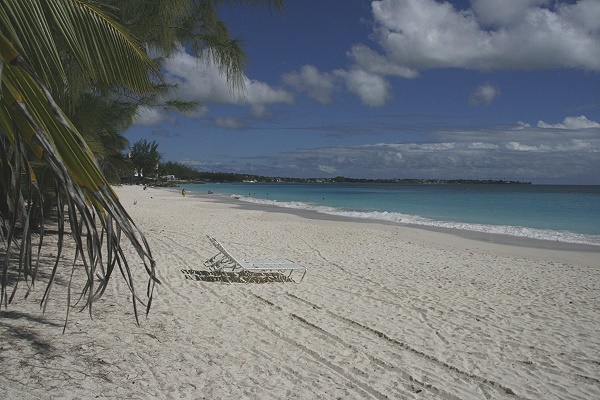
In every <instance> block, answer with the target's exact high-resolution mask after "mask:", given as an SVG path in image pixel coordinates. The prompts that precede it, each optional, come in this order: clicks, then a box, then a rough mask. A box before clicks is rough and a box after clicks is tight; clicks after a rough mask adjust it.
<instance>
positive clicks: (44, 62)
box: [0, 0, 160, 92]
mask: <svg viewBox="0 0 600 400" xmlns="http://www.w3.org/2000/svg"><path fill="white" fill-rule="evenodd" d="M2 3H3V4H2V5H3V6H2V8H1V11H0V24H2V26H3V28H4V31H3V33H4V34H5V35H6V36H7V38H8V40H9V41H10V42H11V43H13V45H14V46H15V48H16V50H17V51H18V52H19V54H21V55H22V56H23V58H25V59H26V60H27V62H28V63H29V65H31V66H32V67H33V68H34V69H35V70H36V71H38V72H39V76H40V77H41V78H42V81H43V82H44V83H45V85H50V86H51V87H56V85H59V84H63V85H64V84H65V83H66V80H67V75H66V72H65V70H64V67H63V65H64V60H63V59H62V58H61V54H60V52H59V46H58V44H59V43H60V44H61V46H60V47H61V48H62V47H65V48H66V49H68V50H69V51H70V53H71V55H72V57H73V58H74V60H76V62H77V63H78V64H79V67H80V68H81V70H82V71H83V72H84V73H85V74H86V76H87V77H88V78H89V79H90V80H91V81H93V82H94V83H95V85H96V86H97V87H99V88H102V87H111V86H114V85H119V86H125V87H128V88H130V89H131V90H134V91H136V92H148V91H151V90H152V77H153V76H154V77H155V78H157V77H159V76H160V74H159V71H158V68H157V67H156V65H155V64H154V63H153V62H152V60H151V59H150V58H149V57H148V56H147V54H146V53H145V51H144V49H143V48H142V46H141V45H140V43H139V42H138V41H137V40H136V39H135V38H134V37H133V36H131V35H130V34H129V32H128V31H127V30H126V29H125V28H124V27H123V26H122V25H120V24H118V23H117V22H115V21H114V19H113V18H112V17H111V15H110V14H109V13H108V12H107V11H105V10H103V9H101V8H99V7H98V2H92V1H89V0H78V1H73V0H26V1H24V0H3V1H2Z"/></svg>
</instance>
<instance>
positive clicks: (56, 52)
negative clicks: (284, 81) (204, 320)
mask: <svg viewBox="0 0 600 400" xmlns="http://www.w3.org/2000/svg"><path fill="white" fill-rule="evenodd" d="M221 3H222V2H221V1H220V0H106V1H90V0H45V1H39V0H3V1H2V7H0V78H1V86H0V91H1V92H0V95H1V96H0V246H1V252H0V264H1V278H0V284H1V285H0V286H1V292H0V306H1V305H6V304H7V303H9V302H10V301H11V300H12V298H13V296H14V295H15V293H16V290H17V287H18V286H19V283H20V282H24V285H25V286H26V287H25V289H27V291H26V294H28V293H29V291H30V290H31V288H32V286H33V285H34V282H35V281H36V279H37V277H38V275H39V272H40V271H38V269H39V268H40V263H39V261H40V256H41V249H42V243H43V240H44V233H45V231H46V230H47V228H48V227H52V230H57V231H58V241H57V247H56V251H54V252H53V253H54V254H55V256H54V257H55V258H54V263H53V267H52V268H51V270H50V271H46V272H47V275H48V276H49V281H48V282H47V288H46V291H45V293H44V295H43V298H42V301H41V303H42V306H44V307H45V305H46V304H47V301H48V299H49V296H50V293H51V288H52V285H53V282H54V279H55V277H56V274H57V271H58V270H59V268H63V267H65V266H68V267H71V266H72V268H74V269H80V270H82V271H83V273H84V275H85V277H86V279H85V282H83V283H82V284H79V283H78V282H69V297H68V299H67V300H68V306H67V316H68V310H70V309H71V308H72V307H73V306H74V304H73V302H75V304H77V305H78V307H79V308H81V309H83V308H86V307H87V308H88V309H89V311H90V313H91V310H92V304H93V303H94V301H95V300H97V299H98V298H99V297H100V296H102V294H103V293H104V291H105V289H106V287H107V284H108V282H109V280H110V278H111V277H112V275H113V272H115V269H118V270H119V271H120V272H121V275H122V276H123V277H124V279H125V280H126V284H127V286H128V287H129V289H130V290H131V294H132V295H131V299H132V305H133V309H134V313H135V316H136V319H137V306H138V303H141V304H143V305H145V307H146V312H148V311H149V309H150V305H151V303H152V295H153V288H154V284H155V283H156V282H157V279H156V273H155V261H154V259H153V257H152V254H151V251H150V248H149V246H148V244H147V242H146V239H145V238H144V235H143V234H142V232H141V231H140V230H139V229H138V228H137V227H136V226H135V224H134V223H133V221H132V220H131V218H130V217H129V215H128V214H127V212H126V211H125V210H124V209H123V207H122V206H121V204H120V203H119V201H118V199H117V197H116V195H115V193H114V192H113V190H112V189H111V187H110V184H109V182H114V181H115V180H116V179H117V177H118V176H120V175H122V173H123V172H122V171H124V170H125V169H127V168H130V165H131V164H130V163H129V161H128V160H127V159H125V158H124V157H123V156H122V153H123V151H124V150H125V149H126V148H127V146H128V143H127V141H126V140H125V139H124V137H123V136H122V134H121V132H123V131H124V130H125V129H126V128H127V127H128V126H130V125H131V123H132V121H133V117H134V115H135V112H136V110H137V108H138V107H139V106H146V107H164V108H167V109H174V108H179V109H187V108H190V107H193V106H194V104H190V103H185V102H180V101H171V102H165V101H161V95H162V94H163V93H165V91H167V90H169V89H170V88H169V87H168V85H165V84H164V82H163V80H162V76H161V73H160V68H159V64H158V62H157V61H155V60H152V59H150V57H149V56H148V55H147V54H146V51H145V50H144V49H145V48H153V49H155V51H157V52H158V53H160V54H161V55H163V56H168V55H169V54H170V53H172V52H173V51H175V50H176V49H177V48H178V46H181V45H184V46H186V47H187V48H190V49H192V50H193V51H194V54H195V55H197V56H201V57H209V56H210V57H212V58H213V59H214V61H215V62H216V64H217V65H219V67H220V68H221V69H222V71H223V73H225V74H226V75H227V77H228V79H229V81H230V83H231V87H232V88H237V87H240V85H241V78H242V70H243V67H244V65H245V55H244V52H243V50H242V48H241V46H240V43H239V41H238V40H236V39H233V38H231V37H230V35H229V33H228V30H227V27H226V25H225V24H224V23H223V22H222V21H221V20H220V19H219V17H218V15H217V12H216V5H218V4H221ZM238 3H239V4H263V3H267V4H269V5H271V4H273V5H275V6H280V5H281V3H282V1H281V0H272V1H261V0H255V1H252V0H247V1H240V2H238ZM149 15H152V18H148V16H149ZM107 176H108V177H109V178H107ZM109 179H110V181H109ZM67 235H69V236H70V237H71V239H72V240H73V241H74V242H75V245H76V248H77V251H76V255H75V260H71V261H65V260H64V259H63V256H62V249H63V244H64V241H65V240H66V236H67ZM122 237H123V238H126V239H127V240H128V241H129V242H130V243H131V244H132V245H133V248H134V249H135V250H136V251H137V254H138V256H139V258H140V259H141V262H142V263H143V265H144V267H145V270H146V272H147V274H148V285H147V291H146V298H147V299H146V300H145V301H142V298H141V296H139V295H138V294H137V292H136V291H135V288H134V285H133V281H132V273H131V270H130V266H129V263H128V260H127V259H126V257H125V254H124V252H123V251H122V248H121V241H120V240H121V238H122ZM67 276H69V274H67ZM70 276H73V274H70ZM71 279H72V278H71ZM76 289H79V290H78V292H79V293H71V290H76Z"/></svg>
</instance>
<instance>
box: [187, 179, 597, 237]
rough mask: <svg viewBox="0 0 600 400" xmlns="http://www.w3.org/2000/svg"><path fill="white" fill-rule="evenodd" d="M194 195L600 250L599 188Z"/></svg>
mask: <svg viewBox="0 0 600 400" xmlns="http://www.w3.org/2000/svg"><path fill="white" fill-rule="evenodd" d="M183 186H184V187H185V188H186V189H187V190H188V191H189V192H190V193H199V194H206V193H208V192H209V191H211V192H213V193H214V194H217V195H218V194H220V195H228V196H236V197H239V199H240V200H242V201H247V202H252V203H259V204H269V205H275V206H279V207H287V208H295V209H307V210H314V211H317V212H321V213H326V214H332V215H343V216H349V217H355V218H365V219H372V220H383V221H392V222H400V223H406V224H416V225H424V226H434V227H445V228H456V229H465V230H471V231H479V232H489V233H499V234H508V235H513V236H521V237H529V238H536V239H544V240H554V241H560V242H567V243H582V244H592V245H598V246H600V222H599V221H600V186H568V185H477V184H467V185H458V184H436V185H433V184H381V183H377V184H374V183H235V184H212V183H211V184H203V185H183Z"/></svg>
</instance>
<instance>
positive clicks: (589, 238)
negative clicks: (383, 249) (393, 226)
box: [231, 195, 600, 246]
mask: <svg viewBox="0 0 600 400" xmlns="http://www.w3.org/2000/svg"><path fill="white" fill-rule="evenodd" d="M231 197H235V198H236V199H239V200H242V201H245V202H248V203H255V204H264V205H272V206H276V207H282V208H292V209H297V210H311V211H316V212H319V213H322V214H329V215H338V216H343V217H350V218H360V219H369V220H374V221H387V222H396V223H401V224H408V225H420V226H430V227H440V228H449V229H462V230H467V231H474V232H482V233H492V234H499V235H510V236H517V237H526V238H532V239H540V240H550V241H557V242H564V243H578V244H587V245H593V246H600V235H583V234H578V233H574V232H567V231H553V230H546V229H535V228H526V227H521V226H509V225H485V224H475V223H464V222H453V221H438V220H433V219H429V218H424V217H421V216H418V215H408V214H402V213H397V212H385V211H384V212H381V211H368V212H361V211H346V210H342V209H339V208H335V207H327V206H316V205H313V204H310V203H304V202H295V201H294V202H283V201H276V200H264V199H257V198H253V197H246V196H240V195H232V196H231Z"/></svg>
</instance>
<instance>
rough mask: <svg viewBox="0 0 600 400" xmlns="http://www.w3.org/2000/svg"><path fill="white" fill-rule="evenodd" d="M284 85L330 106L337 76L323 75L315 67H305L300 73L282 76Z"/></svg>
mask: <svg viewBox="0 0 600 400" xmlns="http://www.w3.org/2000/svg"><path fill="white" fill-rule="evenodd" d="M282 80H283V82H284V83H286V84H288V85H290V86H293V87H294V88H296V89H297V90H299V91H302V92H306V93H308V95H309V96H310V97H312V98H313V99H315V100H317V101H318V102H319V103H321V104H330V103H331V101H332V100H331V95H332V93H333V90H334V87H335V76H333V75H332V74H329V73H321V72H319V70H318V69H317V68H316V67H315V66H313V65H305V66H303V67H302V68H301V69H300V71H299V72H290V73H287V74H284V75H283V76H282Z"/></svg>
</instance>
